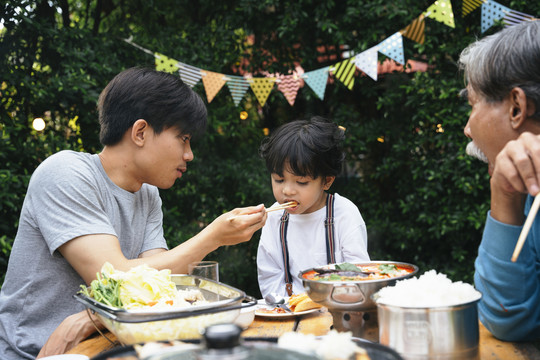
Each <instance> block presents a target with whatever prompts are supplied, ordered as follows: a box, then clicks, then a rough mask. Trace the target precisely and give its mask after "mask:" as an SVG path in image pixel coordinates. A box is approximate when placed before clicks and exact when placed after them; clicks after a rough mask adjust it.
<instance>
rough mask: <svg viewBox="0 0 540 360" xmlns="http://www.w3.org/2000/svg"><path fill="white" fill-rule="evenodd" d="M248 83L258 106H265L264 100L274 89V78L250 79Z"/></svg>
mask: <svg viewBox="0 0 540 360" xmlns="http://www.w3.org/2000/svg"><path fill="white" fill-rule="evenodd" d="M249 82H250V83H251V90H252V91H253V93H254V94H255V96H256V97H257V100H259V104H261V106H264V104H266V100H267V99H268V95H270V92H271V91H272V89H273V87H274V83H275V82H276V78H274V77H266V78H259V77H257V78H253V79H250V80H249Z"/></svg>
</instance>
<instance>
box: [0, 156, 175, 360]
mask: <svg viewBox="0 0 540 360" xmlns="http://www.w3.org/2000/svg"><path fill="white" fill-rule="evenodd" d="M88 234H111V235H114V236H116V237H117V238H118V240H119V241H120V246H121V249H122V252H123V254H124V255H125V256H126V258H128V259H133V258H137V257H138V256H139V254H141V253H142V252H144V251H146V250H150V249H156V248H167V245H166V241H165V239H164V237H163V213H162V210H161V199H160V197H159V191H158V189H157V188H156V187H154V186H151V185H148V184H144V185H143V186H142V187H141V189H140V190H139V191H137V192H136V193H131V192H129V191H126V190H123V189H121V188H120V187H118V186H116V185H115V184H114V183H113V182H112V181H111V180H110V179H109V177H108V176H107V174H106V173H105V170H104V169H103V166H102V165H101V161H100V159H99V156H98V155H92V154H87V153H77V152H74V151H61V152H59V153H57V154H55V155H52V156H50V157H49V158H47V159H46V160H45V161H43V163H42V164H41V165H40V166H39V167H38V168H37V169H36V171H35V172H34V174H33V175H32V178H31V179H30V184H29V185H28V191H27V194H26V197H25V200H24V204H23V208H22V211H21V217H20V221H19V227H18V232H17V236H16V237H15V241H14V243H13V249H12V251H11V255H10V259H9V264H8V270H7V274H6V278H5V281H4V284H3V285H2V290H1V292H0V357H1V358H2V359H34V358H35V357H36V355H37V354H38V352H39V350H40V349H41V347H42V346H43V345H44V343H45V342H46V341H47V339H48V337H49V335H50V334H51V333H52V332H53V331H54V329H55V328H56V327H57V326H58V325H59V324H60V322H62V320H63V319H64V318H66V317H67V316H68V315H71V314H74V313H76V312H79V311H82V310H84V306H83V305H82V304H80V303H79V302H78V301H77V300H75V299H74V298H73V295H74V294H76V293H77V292H78V291H79V290H80V285H82V284H84V281H83V280H82V278H81V277H80V276H79V274H78V273H77V272H75V270H74V269H73V268H72V267H71V266H70V264H69V263H68V262H67V261H66V260H65V259H64V258H63V257H62V256H61V254H60V253H59V252H58V251H57V250H58V248H59V247H60V246H61V245H63V244H65V243H66V242H68V241H70V240H72V239H74V238H76V237H79V236H82V235H88Z"/></svg>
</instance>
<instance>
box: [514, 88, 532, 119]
mask: <svg viewBox="0 0 540 360" xmlns="http://www.w3.org/2000/svg"><path fill="white" fill-rule="evenodd" d="M535 111H536V106H535V105H534V102H532V101H528V99H527V96H526V95H525V92H524V91H523V89H521V88H519V87H515V88H513V89H512V90H510V122H511V125H512V128H514V129H517V128H519V127H521V126H522V125H523V124H524V122H525V120H527V119H528V118H529V117H530V116H532V115H533V114H534V113H535Z"/></svg>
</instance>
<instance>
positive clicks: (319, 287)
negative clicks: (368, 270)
mask: <svg viewBox="0 0 540 360" xmlns="http://www.w3.org/2000/svg"><path fill="white" fill-rule="evenodd" d="M374 264H375V265H382V264H385V265H387V264H394V265H396V266H400V267H405V268H408V269H410V270H411V272H410V273H408V274H407V275H403V276H399V277H394V278H390V279H381V280H358V281H350V280H347V281H315V280H307V279H304V276H303V275H304V274H306V273H308V272H310V271H312V270H313V268H311V269H308V270H304V271H302V272H300V274H299V277H300V278H301V279H302V281H303V284H304V288H305V289H306V293H307V294H308V296H309V297H310V298H311V299H312V300H313V301H314V302H316V303H318V304H321V305H323V306H326V307H327V308H328V311H330V313H331V314H332V318H333V327H334V328H335V329H336V330H337V331H342V332H344V331H350V332H352V334H353V336H354V337H358V338H363V339H367V340H370V341H378V340H379V328H378V319H377V305H376V304H375V302H374V301H373V299H372V295H373V294H375V293H376V292H377V291H379V290H380V289H382V288H383V287H385V286H389V285H394V284H395V283H396V281H398V280H403V279H406V278H410V277H412V276H414V275H415V274H416V273H417V272H418V266H416V265H412V264H408V263H404V262H396V261H370V262H365V263H358V264H355V265H357V266H367V265H374ZM328 266H329V267H330V266H335V264H331V265H328Z"/></svg>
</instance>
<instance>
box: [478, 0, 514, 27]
mask: <svg viewBox="0 0 540 360" xmlns="http://www.w3.org/2000/svg"><path fill="white" fill-rule="evenodd" d="M510 10H511V9H510V8H507V7H506V6H503V5H501V4H499V3H497V2H495V1H491V0H490V1H488V2H486V3H484V4H482V26H481V28H482V29H481V31H482V33H484V32H486V31H487V30H488V29H489V28H490V27H492V26H493V24H495V22H496V21H498V20H500V19H502V18H503V17H504V15H505V14H506V13H508V12H510Z"/></svg>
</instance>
